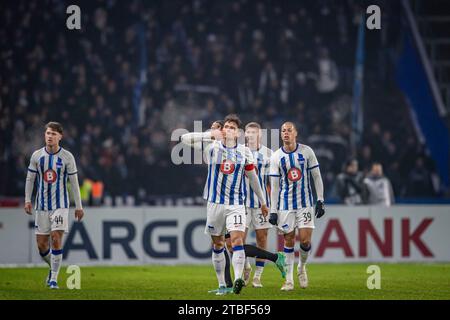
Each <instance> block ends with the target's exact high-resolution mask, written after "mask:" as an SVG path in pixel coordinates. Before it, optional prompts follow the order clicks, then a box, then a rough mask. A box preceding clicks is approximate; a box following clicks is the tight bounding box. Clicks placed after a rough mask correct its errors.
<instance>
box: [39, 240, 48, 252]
mask: <svg viewBox="0 0 450 320" xmlns="http://www.w3.org/2000/svg"><path fill="white" fill-rule="evenodd" d="M37 247H38V250H39V252H47V251H48V249H49V246H48V241H47V242H44V241H38V242H37Z"/></svg>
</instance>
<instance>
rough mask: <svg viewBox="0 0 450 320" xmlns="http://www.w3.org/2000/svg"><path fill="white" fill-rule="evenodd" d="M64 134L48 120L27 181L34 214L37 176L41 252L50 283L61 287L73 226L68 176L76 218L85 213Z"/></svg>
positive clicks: (28, 210)
mask: <svg viewBox="0 0 450 320" xmlns="http://www.w3.org/2000/svg"><path fill="white" fill-rule="evenodd" d="M62 134H63V128H62V126H61V124H59V123H58V122H49V123H47V125H46V126H45V147H43V148H41V149H39V150H36V151H35V152H34V153H33V155H32V156H31V160H30V165H29V167H28V173H27V180H26V184H25V212H26V213H27V214H32V207H31V194H32V193H33V186H34V181H35V179H36V176H37V178H38V183H37V192H36V201H35V210H36V218H35V234H36V241H37V246H38V249H39V254H40V255H41V257H42V259H43V260H44V261H45V262H46V263H47V264H48V265H49V267H50V271H49V275H48V277H47V285H48V286H49V287H50V288H51V289H58V283H57V282H58V273H59V269H60V267H61V261H62V254H63V249H62V237H63V234H64V232H68V229H69V226H68V222H69V221H68V215H69V195H68V191H67V178H69V180H70V184H71V188H72V192H73V197H74V200H75V206H76V208H75V218H76V219H78V221H80V220H81V219H82V218H83V215H84V212H83V208H82V206H81V197H80V188H79V185H78V177H77V167H76V164H75V159H74V157H73V155H72V153H70V152H69V151H67V150H65V149H63V148H61V147H60V146H59V142H60V141H61V139H62ZM50 239H51V246H50V243H49V240H50ZM50 248H51V249H50Z"/></svg>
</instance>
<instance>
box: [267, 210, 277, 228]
mask: <svg viewBox="0 0 450 320" xmlns="http://www.w3.org/2000/svg"><path fill="white" fill-rule="evenodd" d="M269 223H270V224H272V225H274V226H276V225H278V213H276V212H271V213H270V217H269Z"/></svg>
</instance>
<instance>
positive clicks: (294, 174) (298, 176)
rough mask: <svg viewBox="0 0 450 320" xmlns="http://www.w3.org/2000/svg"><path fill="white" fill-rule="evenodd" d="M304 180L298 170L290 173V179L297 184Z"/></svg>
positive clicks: (291, 170) (292, 170)
mask: <svg viewBox="0 0 450 320" xmlns="http://www.w3.org/2000/svg"><path fill="white" fill-rule="evenodd" d="M301 178H302V171H301V170H300V169H298V168H291V169H289V171H288V179H289V180H291V181H292V182H296V181H298V180H300V179H301Z"/></svg>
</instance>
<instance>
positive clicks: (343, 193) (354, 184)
mask: <svg viewBox="0 0 450 320" xmlns="http://www.w3.org/2000/svg"><path fill="white" fill-rule="evenodd" d="M363 178H364V176H363V175H362V173H361V172H359V171H358V161H357V160H356V159H350V160H348V161H347V162H346V163H345V167H344V172H342V173H340V174H339V175H338V176H337V179H336V192H337V194H338V196H339V198H340V199H341V201H342V203H345V204H347V205H358V204H362V203H363V198H362V196H363V194H362V193H363Z"/></svg>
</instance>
